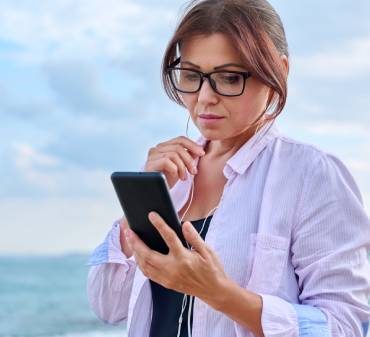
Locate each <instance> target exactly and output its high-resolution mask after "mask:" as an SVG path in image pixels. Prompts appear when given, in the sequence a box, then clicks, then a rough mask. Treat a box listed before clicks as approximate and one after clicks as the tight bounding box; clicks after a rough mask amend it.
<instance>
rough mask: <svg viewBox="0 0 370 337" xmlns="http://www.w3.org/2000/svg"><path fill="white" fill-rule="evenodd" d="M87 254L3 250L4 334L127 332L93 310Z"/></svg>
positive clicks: (119, 335) (41, 336)
mask: <svg viewBox="0 0 370 337" xmlns="http://www.w3.org/2000/svg"><path fill="white" fill-rule="evenodd" d="M87 260H88V255H87V254H86V255H83V254H70V255H63V256H0V337H52V336H53V337H103V336H104V337H125V336H127V334H126V327H125V324H121V325H118V326H112V325H108V324H105V323H103V322H102V321H100V320H99V319H98V318H97V317H96V316H95V314H94V313H93V312H92V311H91V309H90V307H89V304H88V300H87V294H86V279H87V273H88V268H89V267H88V266H86V263H87Z"/></svg>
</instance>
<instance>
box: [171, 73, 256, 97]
mask: <svg viewBox="0 0 370 337" xmlns="http://www.w3.org/2000/svg"><path fill="white" fill-rule="evenodd" d="M167 72H168V75H169V77H170V80H171V83H172V85H173V87H174V88H175V89H176V90H177V91H180V92H183V93H189V94H190V93H196V92H198V91H199V90H200V89H201V87H202V84H203V82H204V79H205V78H207V79H208V81H209V84H210V85H211V87H212V89H213V90H214V91H215V92H216V93H217V94H219V95H222V96H240V95H242V94H243V92H244V88H245V81H246V79H247V78H249V77H251V73H250V72H245V71H231V70H227V71H226V70H216V71H212V72H210V73H203V72H201V71H198V70H194V69H190V68H182V67H171V66H170V67H168V68H167Z"/></svg>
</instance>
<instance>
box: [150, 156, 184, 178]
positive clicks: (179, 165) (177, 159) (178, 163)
mask: <svg viewBox="0 0 370 337" xmlns="http://www.w3.org/2000/svg"><path fill="white" fill-rule="evenodd" d="M156 158H157V159H158V160H159V159H162V160H163V159H166V158H169V159H171V161H172V162H174V163H175V165H176V166H177V174H178V176H179V177H180V178H181V179H183V180H186V178H187V171H186V169H187V167H186V166H185V163H184V161H183V160H182V158H181V157H180V155H179V153H177V152H163V153H162V152H159V153H158V154H156Z"/></svg>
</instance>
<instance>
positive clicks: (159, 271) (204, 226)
mask: <svg viewBox="0 0 370 337" xmlns="http://www.w3.org/2000/svg"><path fill="white" fill-rule="evenodd" d="M287 74H288V50H287V43H286V38H285V33H284V29H283V26H282V23H281V21H280V18H279V16H278V15H277V13H276V12H275V11H274V9H273V8H272V7H271V6H270V5H269V4H268V3H267V1H265V0H206V1H197V2H193V3H192V5H191V6H190V7H189V8H188V10H187V12H186V13H185V15H184V17H183V18H182V20H181V22H180V24H179V26H178V27H177V29H176V31H175V34H174V36H173V38H172V39H171V41H170V42H169V45H168V48H167V50H166V52H165V55H164V59H163V82H164V86H165V89H166V92H167V94H168V95H169V97H170V98H171V99H173V100H174V101H176V102H177V103H179V104H181V105H183V106H184V107H185V108H186V109H187V110H188V112H189V114H190V117H191V119H192V121H193V123H194V124H195V125H196V127H197V128H198V129H199V131H200V133H201V135H202V136H201V138H200V139H199V140H198V141H196V142H194V141H192V140H190V139H189V138H187V137H178V138H175V139H171V140H169V141H166V142H164V143H161V144H158V145H157V146H155V147H153V148H152V149H150V151H149V153H148V158H147V161H146V164H145V171H161V172H163V173H164V174H165V176H166V179H167V182H168V185H169V187H170V188H171V190H170V191H171V196H172V199H173V201H174V204H175V207H176V209H177V211H178V213H179V216H180V217H181V219H182V220H184V223H183V227H182V229H183V233H184V236H185V238H186V239H187V241H188V243H189V245H190V246H191V249H187V248H185V247H183V246H182V245H181V243H180V241H179V239H178V238H177V237H176V235H175V234H174V233H173V232H172V230H171V229H170V228H169V227H168V226H167V224H166V223H165V222H164V221H163V220H162V219H161V217H160V216H159V215H158V214H156V213H154V212H152V213H150V214H149V215H148V216H149V219H150V221H151V222H152V224H153V226H155V228H156V229H157V230H158V231H159V232H160V234H161V235H162V237H163V238H164V240H165V241H166V243H167V245H168V247H169V253H168V255H162V254H159V253H158V252H155V251H152V250H150V249H149V248H148V247H147V246H146V245H145V244H144V243H143V242H142V241H141V240H140V239H139V238H138V237H137V236H136V235H135V233H134V232H132V231H131V230H130V229H129V227H128V225H127V221H126V220H125V219H122V220H121V221H117V222H115V223H114V225H113V228H112V229H111V231H110V232H109V234H108V236H107V238H106V240H105V241H104V243H103V244H102V245H100V246H99V247H98V248H97V249H96V250H95V252H94V253H93V254H92V256H91V260H90V264H91V269H90V272H89V277H88V296H89V301H90V304H91V307H92V308H93V310H94V311H95V313H96V314H97V315H98V317H100V318H101V319H102V320H104V321H106V322H108V323H118V322H121V321H124V320H126V319H128V335H129V336H138V337H139V336H140V337H144V336H145V337H146V336H150V337H159V336H167V337H169V336H190V335H192V336H194V337H195V336H202V337H203V336H213V337H215V336H223V337H225V336H259V337H262V336H265V337H273V336H274V337H275V336H284V337H298V336H301V337H303V336H305V337H313V336H315V337H316V336H320V337H326V336H333V337H334V336H336V337H339V336H340V337H349V336H353V337H354V336H356V337H360V336H365V335H366V330H367V327H368V322H369V317H370V310H369V306H368V296H369V293H370V269H369V265H368V261H367V254H368V251H369V249H370V222H369V219H368V217H367V216H366V214H365V212H364V209H363V206H362V202H361V196H360V193H359V191H358V188H357V186H356V184H355V182H354V181H353V178H352V177H351V175H350V173H349V172H348V171H347V169H346V168H345V167H344V165H343V164H342V163H341V162H340V161H339V160H338V159H337V158H335V157H334V156H332V155H328V154H326V153H323V152H322V151H320V150H318V149H316V148H314V147H313V146H310V145H305V144H301V143H298V142H296V141H294V140H291V139H289V138H286V137H284V136H283V135H281V134H279V133H278V131H277V130H276V128H275V126H274V125H273V121H274V120H275V118H276V117H277V116H278V115H279V114H280V113H281V111H282V110H283V108H284V105H285V101H286V97H287ZM184 294H185V295H184ZM187 295H188V296H187Z"/></svg>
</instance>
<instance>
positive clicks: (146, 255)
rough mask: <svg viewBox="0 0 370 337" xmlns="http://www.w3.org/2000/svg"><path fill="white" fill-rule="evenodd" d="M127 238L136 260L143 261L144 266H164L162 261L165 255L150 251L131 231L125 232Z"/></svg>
mask: <svg viewBox="0 0 370 337" xmlns="http://www.w3.org/2000/svg"><path fill="white" fill-rule="evenodd" d="M125 236H126V240H127V242H128V244H129V245H130V247H131V249H132V250H133V253H134V255H135V259H136V258H137V259H138V260H139V261H142V262H141V263H142V264H146V263H149V264H150V265H153V266H161V265H162V259H163V257H165V255H163V254H161V253H159V252H157V251H155V250H152V249H150V248H149V247H148V246H147V245H146V244H145V243H144V242H143V241H142V240H141V239H140V238H139V237H138V236H137V234H136V233H135V232H134V231H133V230H131V229H126V230H125Z"/></svg>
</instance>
